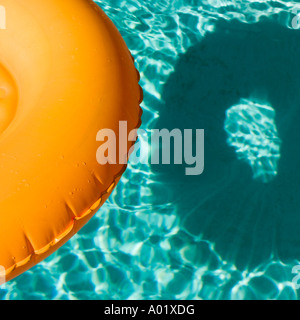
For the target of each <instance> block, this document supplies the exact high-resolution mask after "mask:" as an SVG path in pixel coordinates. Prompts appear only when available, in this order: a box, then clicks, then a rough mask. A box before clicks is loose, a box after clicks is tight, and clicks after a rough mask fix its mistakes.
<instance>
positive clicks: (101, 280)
mask: <svg viewBox="0 0 300 320" xmlns="http://www.w3.org/2000/svg"><path fill="white" fill-rule="evenodd" d="M97 3H98V4H99V5H100V6H101V8H102V9H103V10H104V11H105V12H106V13H107V15H108V16H109V17H110V18H111V20H112V21H113V22H114V23H115V24H116V26H117V27H118V29H119V30H120V32H121V34H122V36H123V37H124V39H125V41H126V43H127V45H128V47H129V49H130V50H131V53H132V55H133V56H134V58H135V64H136V67H137V69H138V70H139V71H140V74H141V81H140V85H141V86H142V88H143V90H144V102H143V104H142V108H143V110H144V114H143V125H142V128H143V129H145V130H146V131H150V130H151V129H153V128H158V129H162V128H167V129H173V128H179V129H182V130H184V129H205V171H204V173H203V174H202V175H200V176H186V175H185V174H184V166H180V165H179V166H178V165H177V166H176V165H169V166H167V165H146V164H138V163H131V164H130V165H129V168H128V170H127V171H126V173H125V174H124V176H123V178H122V180H121V182H120V183H119V185H118V186H117V188H116V190H115V191H114V192H113V194H112V196H111V197H110V199H109V200H108V201H107V202H106V203H105V204H104V206H103V207H102V208H101V209H100V211H99V212H98V213H97V215H96V216H95V217H94V218H93V219H91V221H90V222H89V223H88V224H87V225H86V226H85V227H84V228H83V229H82V230H81V231H80V232H79V234H77V235H76V236H75V237H74V238H72V239H71V240H70V241H69V242H68V243H67V244H66V245H65V246H63V247H62V248H61V249H59V250H58V251H57V252H56V253H55V254H53V255H52V256H51V257H49V258H48V259H47V260H45V261H44V262H42V263H40V264H39V265H38V266H36V267H34V268H33V269H31V270H30V271H28V272H26V273H25V274H23V275H21V276H20V277H18V278H17V279H15V280H13V281H11V282H9V283H7V284H5V285H4V286H3V287H1V289H0V298H1V299H298V298H299V294H298V291H297V288H296V287H295V283H293V282H292V281H293V278H294V277H295V275H296V274H293V273H292V269H293V267H294V266H295V265H299V264H300V262H299V261H300V197H299V192H300V174H299V170H298V163H299V162H300V149H299V143H298V141H300V140H299V139H300V134H299V132H298V131H299V130H298V124H299V120H300V93H299V92H300V91H299V85H300V63H299V56H300V30H298V29H297V28H298V20H297V19H296V20H295V18H297V17H296V14H297V12H298V11H297V8H299V12H300V4H299V5H298V3H296V2H292V1H284V0H282V1H246V0H243V1H234V0H232V1H225V0H223V1H221V0H161V1H148V0H143V1H141V0H103V1H97ZM141 140H143V139H141ZM144 143H146V142H144Z"/></svg>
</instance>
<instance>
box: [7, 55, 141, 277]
mask: <svg viewBox="0 0 300 320" xmlns="http://www.w3.org/2000/svg"><path fill="white" fill-rule="evenodd" d="M133 60H134V59H133ZM137 74H138V80H139V79H140V74H139V72H138V70H137ZM139 88H140V99H139V104H141V103H142V101H143V90H142V88H141V86H140V85H139ZM142 114H143V110H142V108H141V107H140V114H139V122H138V124H137V125H136V128H139V127H140V126H141V124H142V120H141V118H142ZM135 144H136V142H134V143H133V144H132V145H135ZM128 154H129V153H127V155H128ZM126 168H127V164H125V165H124V166H123V168H122V169H121V170H120V172H119V173H117V174H116V175H115V176H114V178H113V181H112V183H110V184H109V187H108V188H107V189H106V190H104V191H103V192H102V193H101V195H100V198H99V199H98V200H97V201H96V202H95V203H94V204H93V205H92V206H91V207H90V208H89V209H88V210H87V211H86V212H84V213H83V214H82V215H81V216H75V214H74V213H73V219H72V224H71V225H70V226H69V227H67V228H66V230H65V231H63V232H62V233H61V234H60V235H58V236H57V237H56V238H55V239H53V240H52V241H50V242H49V243H48V244H47V245H46V246H44V247H43V248H41V249H37V250H34V249H33V246H32V244H31V243H30V240H29V238H28V237H27V236H26V235H25V237H26V240H27V242H28V244H29V245H30V247H31V248H32V251H33V252H32V253H31V254H30V255H29V256H27V257H26V258H25V259H23V260H21V261H19V262H16V263H15V264H14V265H12V266H11V267H10V268H7V269H6V270H5V276H6V277H7V276H8V275H10V274H11V273H12V272H13V271H15V270H16V269H17V268H19V267H22V266H24V265H26V264H27V263H29V262H30V261H31V259H32V258H33V257H34V256H39V255H41V254H44V253H46V252H47V251H49V250H50V248H51V247H53V246H54V245H56V244H57V243H59V242H60V241H62V240H63V239H64V238H65V237H67V235H68V234H69V233H70V232H71V231H72V230H73V228H74V226H75V223H76V221H80V220H82V219H83V218H86V217H87V216H89V215H90V214H92V213H94V211H95V210H97V209H98V208H99V206H100V204H101V202H102V198H103V196H104V195H105V194H107V193H109V192H110V191H111V190H112V189H113V188H114V187H115V186H116V184H117V180H118V179H119V178H120V177H121V176H122V175H123V173H124V172H125V171H126ZM66 205H67V206H68V204H66ZM68 208H69V209H70V210H71V208H70V207H69V206H68ZM71 212H72V210H71Z"/></svg>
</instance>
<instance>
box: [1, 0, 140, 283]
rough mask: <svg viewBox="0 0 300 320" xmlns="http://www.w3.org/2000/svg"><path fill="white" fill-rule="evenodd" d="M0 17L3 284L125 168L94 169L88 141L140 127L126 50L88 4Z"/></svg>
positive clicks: (55, 0)
mask: <svg viewBox="0 0 300 320" xmlns="http://www.w3.org/2000/svg"><path fill="white" fill-rule="evenodd" d="M1 9H2V10H1V12H2V13H3V12H5V15H6V17H5V18H6V19H5V21H6V22H5V23H6V28H5V29H4V28H1V30H0V177H1V179H0V190H1V192H0V265H1V266H3V267H4V268H3V270H5V276H6V280H10V279H12V278H14V277H16V276H17V275H19V274H21V273H22V272H24V271H26V270H27V269H29V268H31V267H32V266H34V265H35V264H37V263H38V262H40V261H41V260H43V259H44V258H46V257H47V256H49V255H50V254H51V253H53V252H54V251H55V250H57V249H58V248H59V247H60V246H61V245H63V244H64V243H65V242H66V241H67V240H69V239H70V238H71V237H72V236H73V235H74V234H75V233H76V232H77V231H78V230H79V229H80V228H81V227H82V226H83V225H84V224H85V223H86V222H87V221H88V220H89V219H90V218H91V217H92V215H93V214H94V213H96V211H97V210H98V208H99V207H100V206H101V205H102V204H103V203H104V201H105V200H106V199H107V198H108V196H109V194H110V193H111V191H112V190H113V188H114V187H115V186H116V184H117V182H118V181H119V179H120V177H121V175H122V173H123V172H124V171H125V169H126V165H124V164H107V165H100V164H99V163H98V162H97V159H96V152H97V149H98V148H99V142H97V141H96V136H97V133H98V132H99V130H101V129H104V128H108V129H111V130H114V132H115V133H116V136H117V138H118V134H119V133H118V128H119V121H127V125H128V132H130V131H131V130H133V129H135V128H137V127H139V125H140V118H141V111H140V106H139V104H140V103H141V99H142V94H141V89H140V87H139V85H138V80H139V78H138V75H137V71H136V69H135V67H134V63H133V59H132V57H131V55H130V53H129V50H128V49H127V47H126V45H125V42H124V41H123V39H122V37H121V35H120V34H119V32H118V31H117V29H116V28H115V26H114V25H113V23H112V22H111V21H110V20H109V19H108V17H107V16H106V15H105V14H104V13H103V11H102V10H101V9H100V8H99V7H98V6H97V5H96V4H94V3H93V1H91V0H43V1H41V0H14V1H11V0H2V1H1ZM3 9H4V10H3ZM132 144H133V143H132ZM100 145H101V144H100ZM131 147H132V145H129V144H128V146H127V147H126V148H125V149H126V151H125V152H126V154H125V156H126V155H127V153H128V152H129V149H130V148H131Z"/></svg>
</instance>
